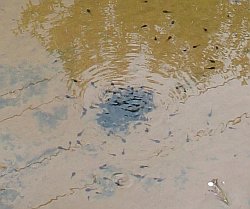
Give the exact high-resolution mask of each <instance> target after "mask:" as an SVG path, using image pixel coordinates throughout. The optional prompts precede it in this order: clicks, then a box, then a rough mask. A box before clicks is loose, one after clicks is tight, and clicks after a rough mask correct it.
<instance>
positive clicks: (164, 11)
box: [162, 10, 172, 13]
mask: <svg viewBox="0 0 250 209" xmlns="http://www.w3.org/2000/svg"><path fill="white" fill-rule="evenodd" d="M162 12H163V13H172V12H171V11H169V10H163V11H162Z"/></svg>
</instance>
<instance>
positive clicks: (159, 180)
mask: <svg viewBox="0 0 250 209" xmlns="http://www.w3.org/2000/svg"><path fill="white" fill-rule="evenodd" d="M154 180H155V181H157V182H162V181H164V180H165V179H164V178H154Z"/></svg>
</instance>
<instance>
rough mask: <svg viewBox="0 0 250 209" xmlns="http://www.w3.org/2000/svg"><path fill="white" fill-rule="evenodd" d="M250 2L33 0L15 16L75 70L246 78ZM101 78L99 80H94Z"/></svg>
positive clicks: (107, 74)
mask: <svg viewBox="0 0 250 209" xmlns="http://www.w3.org/2000/svg"><path fill="white" fill-rule="evenodd" d="M247 17H248V9H247V1H243V2H242V4H241V5H233V4H230V3H229V2H228V1H226V0H221V1H218V0H211V1H205V0H204V1H196V0H186V1H181V0H177V1H176V0H171V1H164V0H151V1H134V0H127V1H122V0H102V1H90V0H88V1H80V0H76V1H66V0H65V1H62V0H43V1H39V3H35V2H34V3H33V1H29V2H28V3H27V4H26V5H25V7H24V8H23V12H22V13H21V19H20V21H19V22H18V30H17V31H18V32H17V33H18V34H20V33H23V32H25V31H28V32H30V33H31V34H32V36H34V37H36V38H37V39H38V40H39V41H40V42H41V44H42V45H43V46H44V47H45V48H46V49H47V50H48V51H49V52H50V53H52V54H56V55H57V56H58V57H59V58H60V60H61V61H62V62H63V64H64V68H65V70H66V71H67V73H68V74H69V76H70V77H74V78H75V77H82V75H83V73H84V72H85V71H87V70H88V71H89V72H92V74H91V76H89V77H88V75H84V76H85V77H84V78H82V79H83V80H85V83H86V82H87V81H88V80H91V79H92V77H93V76H96V77H104V78H107V79H108V80H112V79H117V80H119V79H120V78H121V77H122V76H127V77H129V76H132V77H133V76H134V75H135V74H138V73H139V74H140V75H144V76H146V77H147V76H148V77H150V76H149V75H148V74H147V75H145V74H143V73H144V72H147V73H156V74H158V75H160V76H162V77H166V78H168V77H178V76H182V75H181V74H182V73H183V72H185V73H187V74H188V75H189V76H190V78H191V79H192V80H193V81H195V82H197V83H198V82H206V81H207V80H208V79H209V78H211V77H212V76H213V75H218V74H221V76H222V77H230V75H231V74H233V75H234V76H237V78H240V79H242V81H245V82H247V80H248V74H249V67H248V64H249V59H248V58H247V53H249V43H248V40H249V33H248V19H247ZM97 80H98V79H97Z"/></svg>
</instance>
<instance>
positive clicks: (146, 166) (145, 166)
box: [140, 165, 149, 168]
mask: <svg viewBox="0 0 250 209" xmlns="http://www.w3.org/2000/svg"><path fill="white" fill-rule="evenodd" d="M148 167H149V166H148V165H140V168H148Z"/></svg>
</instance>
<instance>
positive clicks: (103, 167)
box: [99, 164, 108, 170]
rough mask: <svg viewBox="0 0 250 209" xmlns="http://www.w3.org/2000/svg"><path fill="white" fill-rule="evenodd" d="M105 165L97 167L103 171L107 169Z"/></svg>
mask: <svg viewBox="0 0 250 209" xmlns="http://www.w3.org/2000/svg"><path fill="white" fill-rule="evenodd" d="M107 167H108V166H107V164H103V165H101V166H99V169H101V170H103V169H107Z"/></svg>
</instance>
